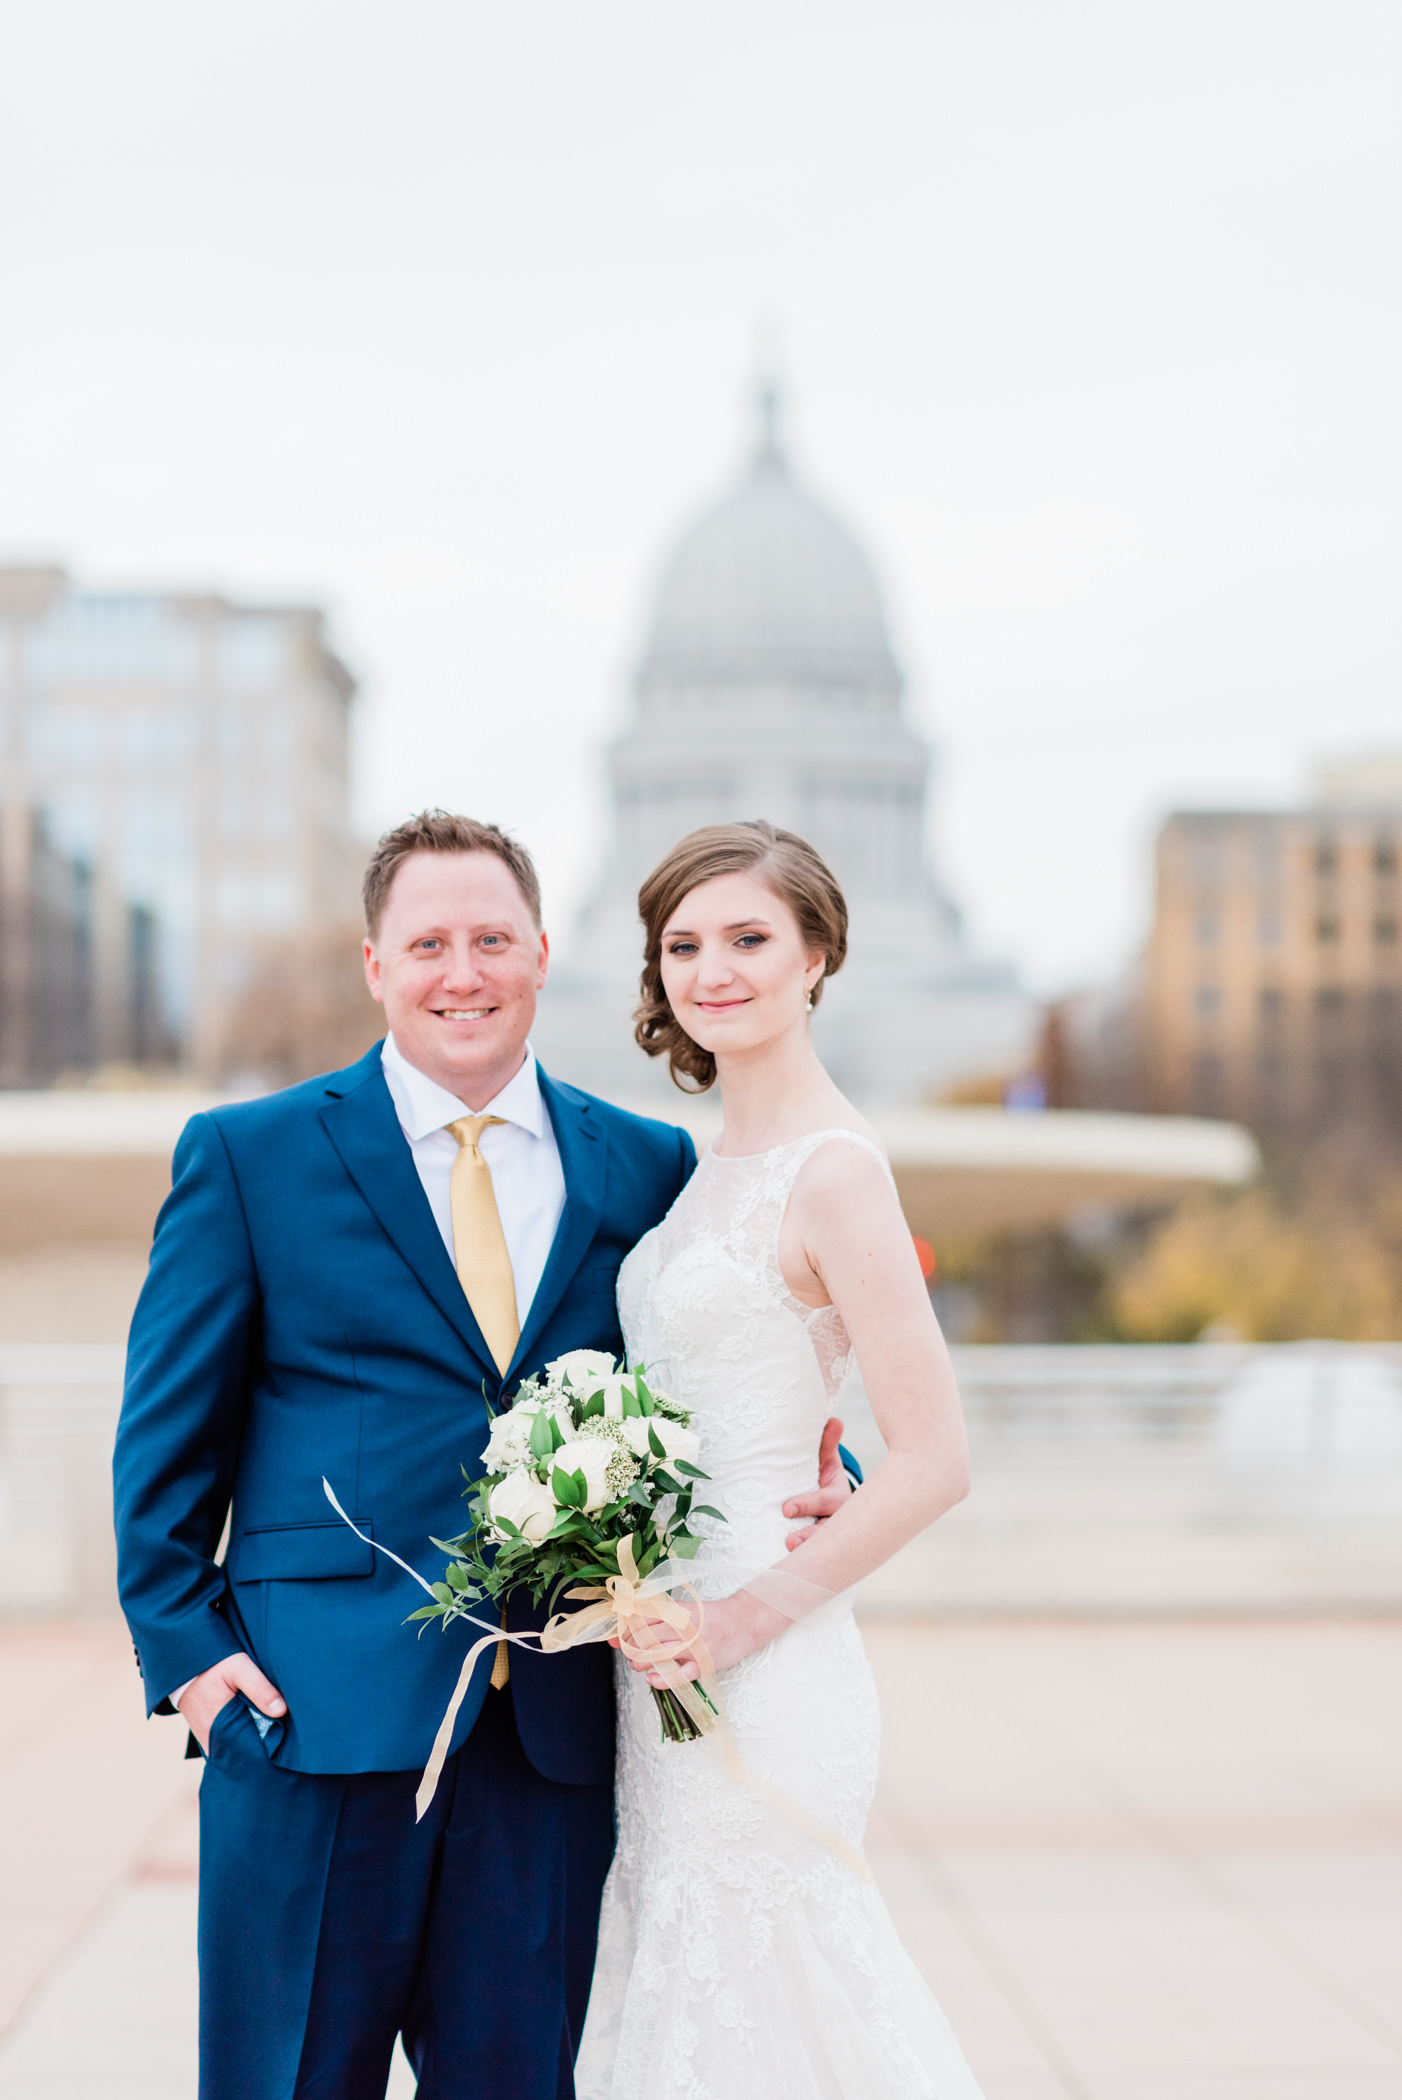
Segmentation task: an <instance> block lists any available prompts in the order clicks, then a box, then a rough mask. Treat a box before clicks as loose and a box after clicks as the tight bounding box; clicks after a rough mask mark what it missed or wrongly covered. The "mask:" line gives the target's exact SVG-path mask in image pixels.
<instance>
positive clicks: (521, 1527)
mask: <svg viewBox="0 0 1402 2100" xmlns="http://www.w3.org/2000/svg"><path fill="white" fill-rule="evenodd" d="M487 1506H488V1508H489V1509H490V1511H491V1513H492V1516H493V1518H494V1519H500V1518H502V1517H505V1518H507V1519H508V1521H509V1522H511V1523H512V1524H514V1525H515V1526H516V1529H517V1530H518V1531H519V1532H521V1533H522V1535H523V1536H524V1537H525V1538H527V1539H529V1540H530V1542H531V1544H532V1545H533V1546H538V1545H539V1544H540V1542H541V1540H542V1539H543V1538H544V1537H545V1535H546V1533H547V1532H548V1531H549V1530H550V1529H551V1528H552V1526H553V1525H554V1522H555V1517H556V1509H555V1497H554V1496H553V1495H552V1494H551V1492H550V1490H549V1488H548V1487H544V1486H542V1484H541V1482H540V1481H538V1480H537V1479H536V1477H535V1475H534V1473H508V1474H507V1476H506V1478H505V1480H499V1481H498V1482H497V1484H496V1486H495V1487H494V1488H493V1489H492V1492H491V1494H490V1495H489V1496H488V1498H487ZM493 1535H494V1537H495V1538H496V1540H497V1542H498V1544H500V1543H501V1542H502V1541H504V1540H505V1539H507V1538H509V1536H510V1533H509V1532H505V1531H500V1530H496V1531H494V1534H493Z"/></svg>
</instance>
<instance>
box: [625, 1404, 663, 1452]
mask: <svg viewBox="0 0 1402 2100" xmlns="http://www.w3.org/2000/svg"><path fill="white" fill-rule="evenodd" d="M656 1419H657V1417H656V1416H655V1415H653V1416H651V1417H649V1416H647V1415H624V1417H623V1419H622V1421H621V1422H620V1423H619V1425H618V1426H619V1428H620V1429H621V1430H622V1431H623V1434H624V1436H625V1437H626V1439H627V1442H628V1449H629V1450H630V1451H631V1452H632V1454H633V1456H634V1458H651V1457H652V1446H651V1445H650V1444H649V1442H648V1440H647V1432H648V1423H649V1421H650V1420H651V1421H656Z"/></svg>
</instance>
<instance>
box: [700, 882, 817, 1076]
mask: <svg viewBox="0 0 1402 2100" xmlns="http://www.w3.org/2000/svg"><path fill="white" fill-rule="evenodd" d="M822 974H823V958H822V956H821V955H814V954H812V953H810V952H809V950H808V949H806V948H805V947H804V945H803V937H802V935H801V934H800V932H799V929H798V921H797V919H796V918H795V917H794V915H793V912H792V911H791V910H790V908H789V906H788V905H787V904H785V902H784V900H783V898H782V897H776V896H775V894H774V892H773V890H771V889H767V888H766V887H765V885H764V883H763V882H762V881H761V880H760V879H759V877H758V876H757V875H752V874H748V873H746V874H738V875H717V876H716V877H715V879H714V880H713V881H711V882H702V883H698V884H697V886H696V888H695V889H694V890H689V891H688V892H687V894H686V896H685V897H683V898H682V901H681V903H680V904H679V905H678V906H677V909H676V910H675V911H674V912H673V913H672V916H671V917H670V919H668V921H667V924H666V925H665V927H664V928H663V930H662V987H663V990H664V991H665V992H666V994H667V998H668V1001H669V1002H670V1004H671V1008H672V1012H673V1013H674V1014H675V1015H676V1017H677V1019H678V1021H679V1022H680V1023H681V1025H682V1027H683V1028H684V1029H685V1030H686V1032H687V1034H688V1035H689V1036H690V1037H691V1038H692V1041H693V1042H697V1043H699V1044H700V1045H701V1047H702V1049H703V1050H709V1051H710V1052H711V1054H712V1055H713V1056H719V1057H724V1056H725V1055H726V1054H727V1053H728V1052H733V1051H743V1050H755V1049H758V1048H760V1047H761V1046H762V1045H763V1044H765V1043H767V1042H770V1041H772V1040H773V1038H774V1037H776V1036H778V1035H782V1034H783V1033H784V1032H785V1031H786V1030H787V1029H791V1028H794V1027H796V1026H802V1025H803V1024H804V1018H805V1014H806V1011H807V1002H808V994H809V992H810V991H811V989H812V987H813V986H814V985H815V984H816V983H817V981H818V979H819V978H820V977H821V976H822Z"/></svg>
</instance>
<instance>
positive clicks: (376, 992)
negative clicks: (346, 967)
mask: <svg viewBox="0 0 1402 2100" xmlns="http://www.w3.org/2000/svg"><path fill="white" fill-rule="evenodd" d="M360 952H361V954H362V956H363V957H364V960H365V982H366V983H367V984H368V985H369V987H370V997H371V998H372V999H377V1000H378V1001H379V1003H380V1005H381V1006H383V1005H384V1003H385V994H384V987H383V985H382V984H381V982H380V958H379V956H378V955H376V953H375V950H374V946H373V944H372V942H371V940H370V936H369V934H367V935H366V936H365V940H364V942H363V943H362V945H361V951H360Z"/></svg>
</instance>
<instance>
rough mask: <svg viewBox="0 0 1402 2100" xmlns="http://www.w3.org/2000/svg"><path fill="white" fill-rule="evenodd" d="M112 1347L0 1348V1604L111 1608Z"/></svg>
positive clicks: (115, 1404)
mask: <svg viewBox="0 0 1402 2100" xmlns="http://www.w3.org/2000/svg"><path fill="white" fill-rule="evenodd" d="M124 1354H125V1352H124V1351H123V1350H122V1348H121V1347H120V1346H114V1345H111V1344H107V1343H91V1344H74V1345H71V1346H64V1345H62V1344H48V1343H45V1344H38V1343H34V1344H21V1343H10V1344H8V1345H6V1346H4V1347H0V1610H4V1611H9V1612H53V1611H70V1612H72V1611H92V1612H104V1611H111V1610H112V1608H113V1605H114V1602H115V1576H116V1556H115V1552H114V1549H113V1545H112V1440H113V1436H114V1434H115V1432H116V1427H117V1412H118V1408H119V1407H120V1404H121V1397H122V1359H123V1356H124Z"/></svg>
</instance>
